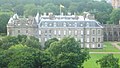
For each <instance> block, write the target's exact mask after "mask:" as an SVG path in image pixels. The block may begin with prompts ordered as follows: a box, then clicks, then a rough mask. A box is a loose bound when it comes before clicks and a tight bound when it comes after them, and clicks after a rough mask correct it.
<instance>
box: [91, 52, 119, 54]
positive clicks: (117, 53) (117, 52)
mask: <svg viewBox="0 0 120 68" xmlns="http://www.w3.org/2000/svg"><path fill="white" fill-rule="evenodd" d="M89 53H90V54H120V52H89Z"/></svg>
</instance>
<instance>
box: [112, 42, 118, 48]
mask: <svg viewBox="0 0 120 68" xmlns="http://www.w3.org/2000/svg"><path fill="white" fill-rule="evenodd" d="M118 43H120V42H111V44H112V45H113V46H114V47H116V48H117V49H119V50H120V46H119V45H117V44H118Z"/></svg>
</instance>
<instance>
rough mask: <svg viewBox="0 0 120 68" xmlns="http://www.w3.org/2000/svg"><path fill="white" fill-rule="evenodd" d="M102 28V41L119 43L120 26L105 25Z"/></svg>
mask: <svg viewBox="0 0 120 68" xmlns="http://www.w3.org/2000/svg"><path fill="white" fill-rule="evenodd" d="M103 26H104V29H103V31H104V41H120V25H119V24H118V25H115V24H105V25H103Z"/></svg>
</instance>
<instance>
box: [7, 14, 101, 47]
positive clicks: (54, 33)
mask: <svg viewBox="0 0 120 68" xmlns="http://www.w3.org/2000/svg"><path fill="white" fill-rule="evenodd" d="M19 34H20V35H28V36H35V37H37V38H38V39H39V41H40V42H42V45H44V42H45V41H47V40H48V39H51V38H54V37H55V38H58V39H59V40H60V39H62V38H63V37H67V36H71V37H74V38H75V39H76V40H77V41H80V42H81V47H82V48H103V27H102V26H101V24H100V23H99V22H97V21H95V20H90V19H87V17H86V18H84V17H83V16H76V15H63V16H58V15H53V14H49V15H41V16H40V15H39V14H37V15H36V17H30V18H19V17H18V15H17V14H15V15H14V16H13V17H11V18H10V20H9V22H8V25H7V35H10V36H17V35H19ZM43 47H44V46H43Z"/></svg>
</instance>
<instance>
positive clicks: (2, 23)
mask: <svg viewBox="0 0 120 68" xmlns="http://www.w3.org/2000/svg"><path fill="white" fill-rule="evenodd" d="M9 18H10V15H8V14H1V15H0V33H7V28H6V25H7V23H8V20H9Z"/></svg>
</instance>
